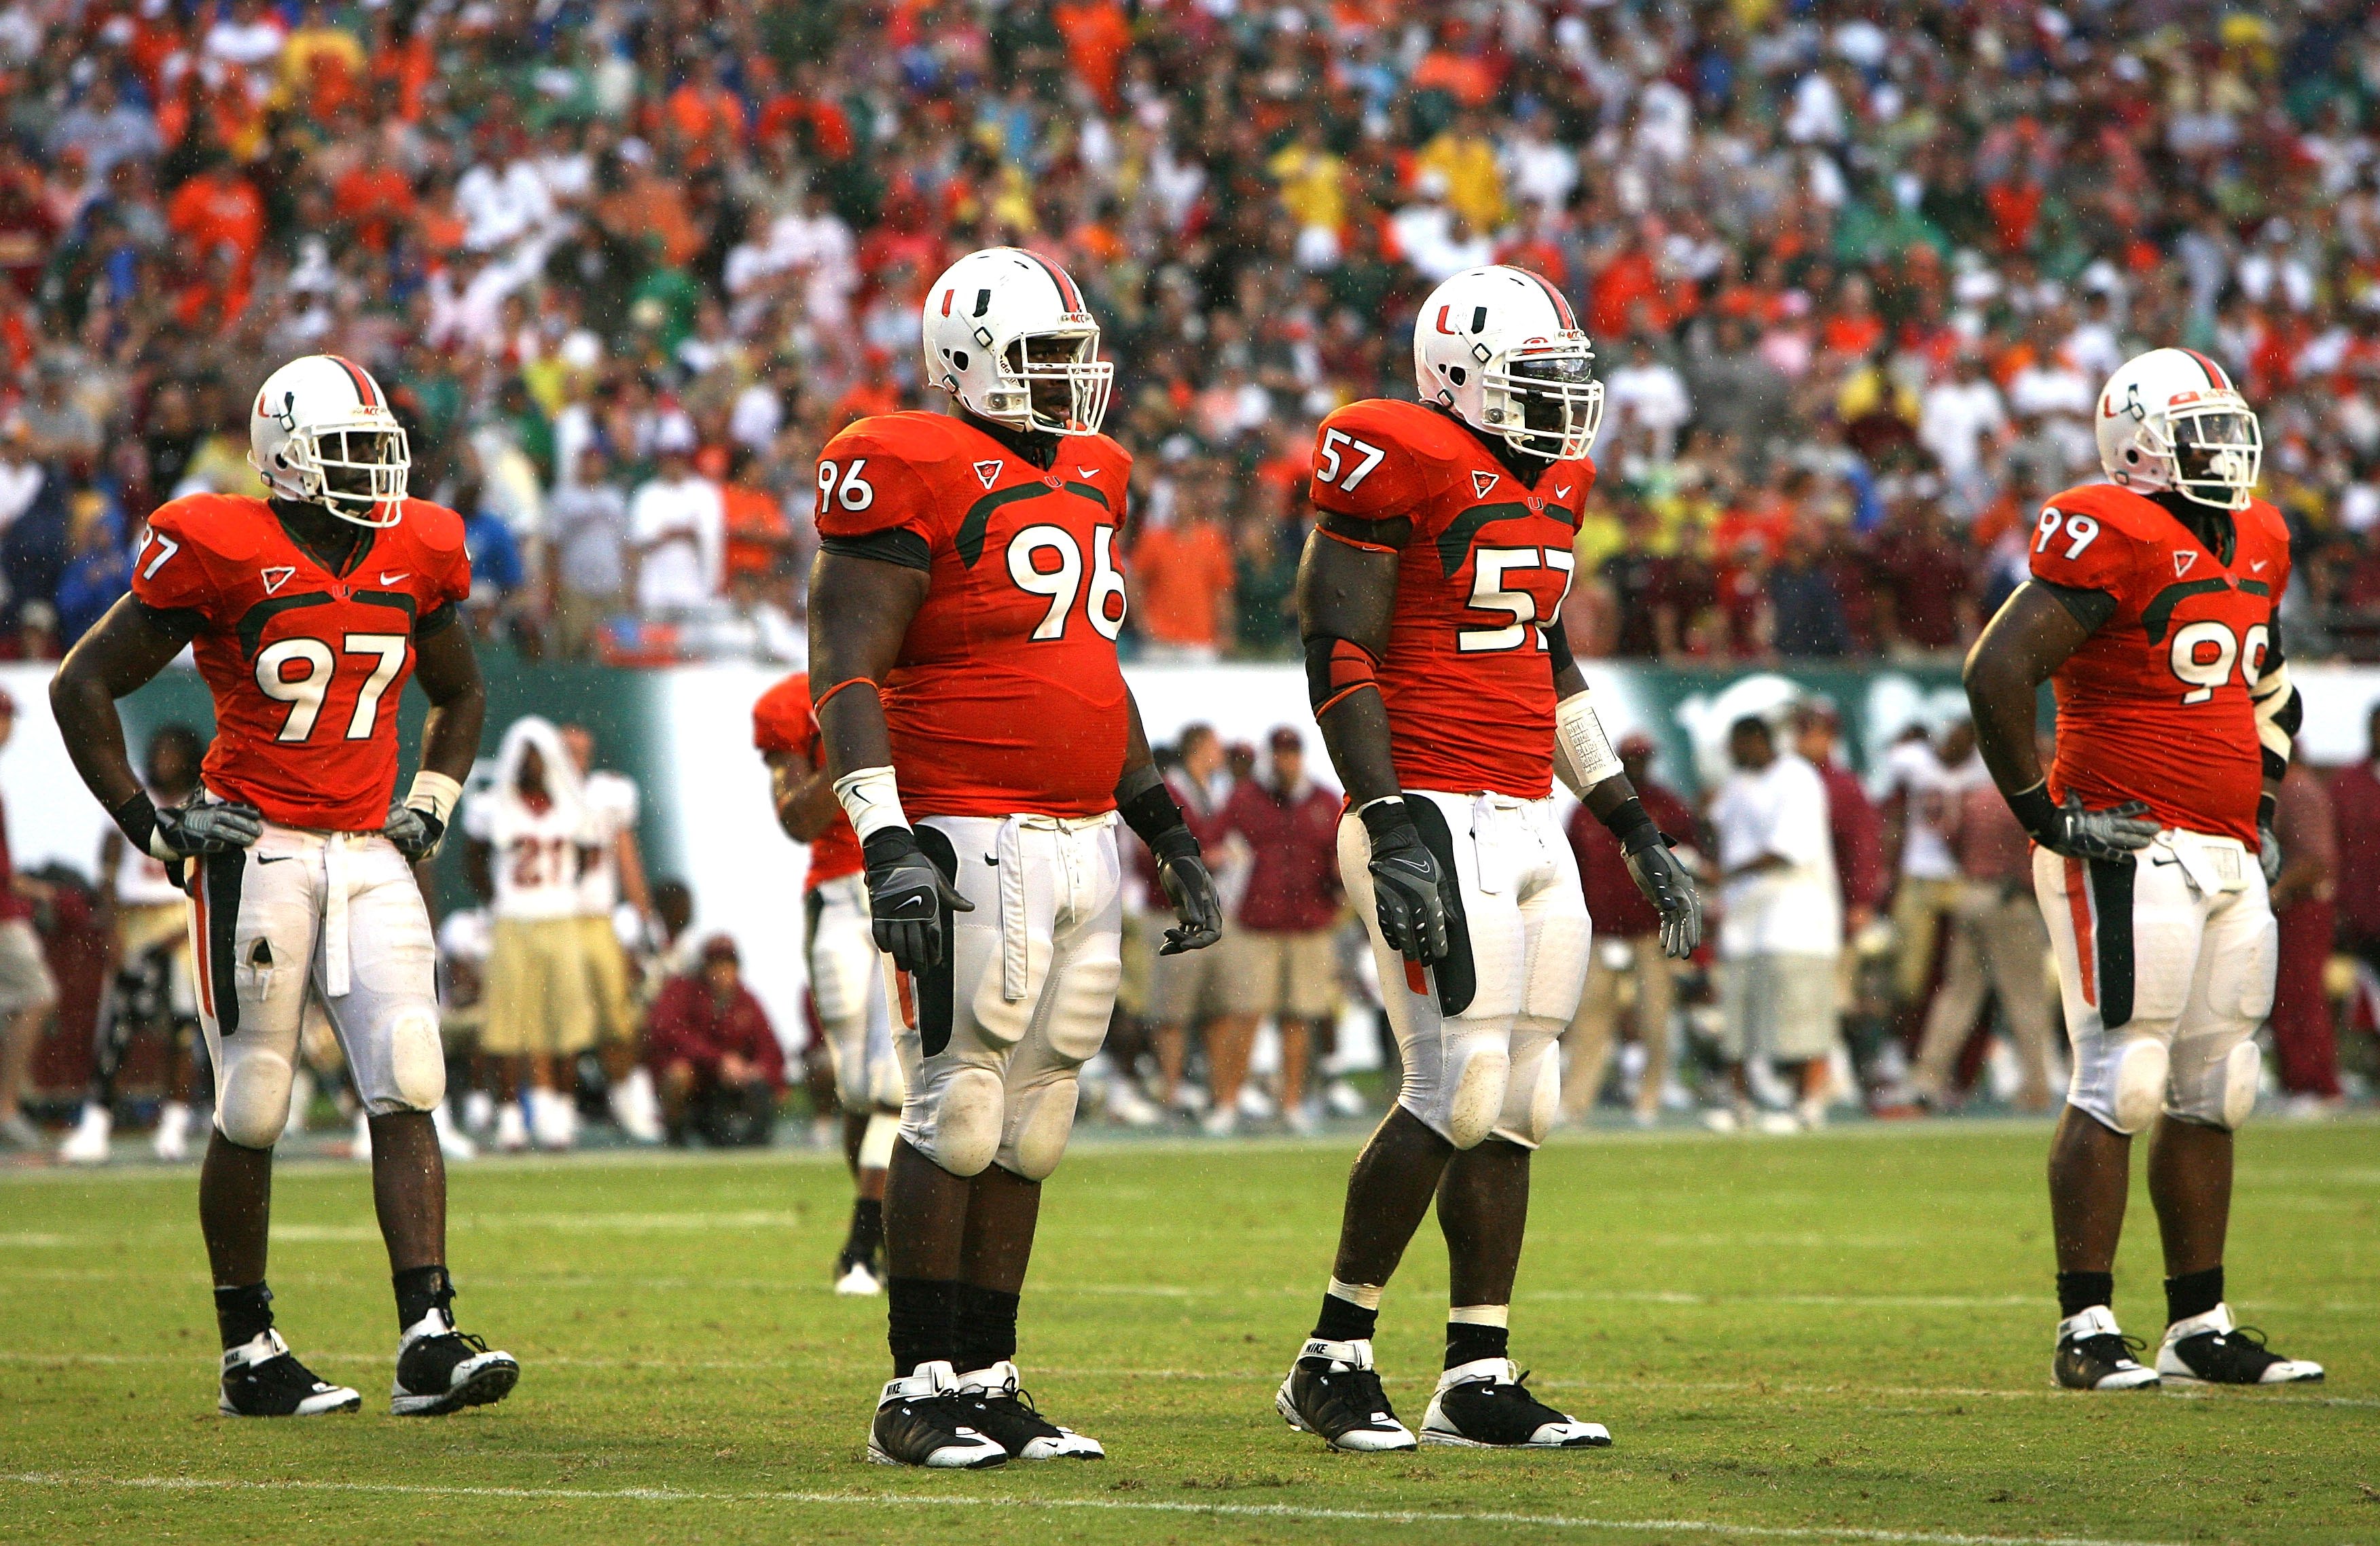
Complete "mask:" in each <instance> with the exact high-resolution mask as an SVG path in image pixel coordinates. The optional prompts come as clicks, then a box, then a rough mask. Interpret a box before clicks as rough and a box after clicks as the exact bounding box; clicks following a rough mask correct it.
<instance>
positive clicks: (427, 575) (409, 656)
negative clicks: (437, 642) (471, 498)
mask: <svg viewBox="0 0 2380 1546" xmlns="http://www.w3.org/2000/svg"><path fill="white" fill-rule="evenodd" d="M470 590H471V566H470V561H469V559H468V557H467V556H466V554H465V553H464V548H463V521H462V517H459V516H457V515H456V514H455V512H454V511H452V510H449V509H445V508H443V506H440V505H431V504H430V503H428V502H426V501H424V500H419V499H408V500H407V501H406V502H405V509H404V514H403V516H402V517H401V518H400V519H399V520H398V522H397V523H396V524H395V526H391V527H384V528H382V529H380V530H374V531H371V532H370V533H369V540H368V541H367V542H364V543H363V544H362V545H361V546H360V547H359V548H358V551H357V553H356V554H355V556H354V557H353V558H352V559H351V560H350V561H349V563H348V565H347V567H346V570H345V571H344V572H341V573H337V574H334V573H332V572H331V571H330V570H328V569H326V568H324V567H323V566H322V564H320V563H319V562H318V561H316V559H315V558H314V556H313V555H312V554H310V553H308V552H307V551H306V550H305V549H304V548H302V547H300V546H299V545H298V544H297V542H294V541H292V540H291V538H290V536H289V534H288V532H287V531H285V530H283V529H282V525H281V520H280V517H277V516H275V515H274V514H273V507H272V506H271V505H268V504H266V503H265V502H264V501H263V500H261V499H254V498H249V497H247V496H245V495H238V494H212V493H202V494H188V495H185V496H184V497H183V498H180V499H176V500H173V501H171V502H169V503H167V504H165V505H161V506H159V507H158V509H157V510H156V512H155V513H154V514H152V516H151V517H149V532H148V535H147V537H146V538H145V539H143V541H142V542H141V544H140V552H139V553H137V554H135V555H134V557H133V561H132V595H133V598H134V600H135V601H136V602H137V603H139V605H140V607H141V608H142V609H143V611H144V612H145V613H146V614H147V615H148V617H149V619H150V621H151V622H152V624H154V625H155V626H156V627H158V628H160V629H161V630H162V631H164V632H165V633H167V634H169V635H171V636H173V637H175V638H178V639H188V640H189V641H190V643H191V646H192V649H193V651H194V652H195V653H196V655H197V657H198V665H199V674H200V676H203V677H204V678H205V679H206V683H207V686H208V688H210V689H211V690H212V693H213V695H214V707H215V736H214V743H213V745H212V746H211V747H209V748H208V749H207V759H206V767H205V778H206V785H207V787H208V788H209V789H210V790H212V792H214V793H215V794H216V795H219V796H221V797H224V798H225V799H232V800H246V801H248V802H249V804H251V805H253V806H255V807H256V808H257V809H258V810H261V811H262V812H263V813H264V816H265V819H266V820H267V821H270V822H277V823H278V824H280V825H282V826H287V827H310V828H316V829H320V830H323V831H330V832H377V831H379V830H380V828H381V826H382V824H383V822H386V821H387V819H388V806H389V799H390V797H391V796H392V795H393V794H394V793H395V787H396V709H397V701H398V700H399V699H400V698H401V697H402V696H403V694H404V691H405V683H406V678H407V676H411V675H412V672H413V646H414V640H415V639H417V638H419V637H424V636H427V635H428V634H431V633H433V632H435V631H436V630H438V629H439V628H442V627H451V626H453V624H454V622H455V610H454V607H455V603H457V602H460V601H461V600H462V599H463V598H464V597H466V596H468V594H469V593H470Z"/></svg>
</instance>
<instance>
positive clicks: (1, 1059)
mask: <svg viewBox="0 0 2380 1546" xmlns="http://www.w3.org/2000/svg"><path fill="white" fill-rule="evenodd" d="M16 730H17V700H16V699H15V698H14V697H13V696H11V695H10V694H9V693H8V692H7V691H6V689H5V688H0V747H5V746H6V745H7V744H8V738H9V737H10V736H13V735H15V734H16ZM49 889H50V888H49V886H48V884H47V883H44V882H42V881H36V880H34V879H32V878H31V877H30V876H26V875H19V874H18V873H17V867H16V865H15V864H14V863H13V862H11V860H10V858H9V857H8V817H7V812H6V810H5V809H0V1150H11V1149H19V1150H38V1149H40V1148H42V1146H43V1144H42V1135H41V1132H40V1131H39V1130H38V1129H37V1128H35V1127H34V1126H33V1125H32V1124H31V1123H30V1122H28V1121H26V1120H25V1114H24V1112H23V1111H22V1110H20V1109H19V1108H18V1099H19V1098H20V1097H21V1096H22V1095H23V1093H24V1090H25V1071H26V1069H27V1068H29V1067H30V1065H31V1064H32V1058H33V1049H34V1048H35V1047H38V1046H40V1045H41V1044H42V1036H43V1035H45V1034H46V1033H47V1032H48V1029H49V1021H50V1013H51V1011H52V1010H53V1009H55V1007H56V1005H57V1002H58V984H57V979H55V977H52V976H51V975H50V966H49V962H48V961H47V960H46V959H44V958H43V956H42V941H41V937H40V936H39V935H37V934H35V933H34V932H33V903H34V902H35V901H37V900H39V899H41V898H42V897H44V896H46V895H48V894H49Z"/></svg>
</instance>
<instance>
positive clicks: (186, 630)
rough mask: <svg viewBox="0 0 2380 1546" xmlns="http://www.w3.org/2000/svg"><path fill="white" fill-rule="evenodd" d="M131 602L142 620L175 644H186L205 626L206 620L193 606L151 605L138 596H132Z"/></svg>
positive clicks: (196, 636) (197, 635)
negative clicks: (138, 610)
mask: <svg viewBox="0 0 2380 1546" xmlns="http://www.w3.org/2000/svg"><path fill="white" fill-rule="evenodd" d="M132 604H133V605H134V606H136V607H138V608H139V609H140V620H141V621H142V622H144V623H146V624H148V625H149V626H150V627H152V628H154V629H156V630H157V631H158V632H159V633H162V634H164V636H165V637H166V638H167V639H172V640H173V641H174V642H175V643H176V644H188V642H189V641H190V640H192V639H196V638H198V637H199V630H200V629H201V628H203V627H206V621H207V620H206V619H205V618H203V617H201V616H200V615H199V614H198V611H197V609H196V608H194V607H187V606H176V607H164V606H151V605H150V604H149V603H147V602H144V601H142V600H141V599H140V597H138V596H135V597H133V598H132Z"/></svg>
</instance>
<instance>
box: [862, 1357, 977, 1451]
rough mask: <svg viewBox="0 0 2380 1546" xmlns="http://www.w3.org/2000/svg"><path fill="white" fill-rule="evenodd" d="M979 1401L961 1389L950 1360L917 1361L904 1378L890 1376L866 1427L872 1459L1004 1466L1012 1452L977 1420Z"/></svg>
mask: <svg viewBox="0 0 2380 1546" xmlns="http://www.w3.org/2000/svg"><path fill="white" fill-rule="evenodd" d="M980 1406H981V1403H980V1402H979V1401H978V1400H977V1398H976V1397H974V1396H971V1395H963V1394H960V1392H959V1381H958V1376H957V1375H956V1374H955V1373H953V1371H952V1369H951V1366H950V1365H949V1364H948V1363H944V1362H941V1361H937V1362H934V1363H925V1364H919V1365H918V1366H917V1370H916V1372H914V1373H912V1374H910V1375H908V1376H907V1377H906V1378H905V1379H900V1380H892V1381H888V1382H886V1383H885V1386H884V1394H882V1395H881V1396H880V1397H879V1398H878V1400H877V1403H876V1419H875V1421H873V1422H871V1423H870V1424H868V1459H870V1460H872V1461H874V1462H875V1463H876V1464H878V1465H880V1466H924V1467H928V1468H929V1469H931V1470H937V1471H946V1470H962V1471H975V1470H981V1469H983V1468H984V1467H987V1466H1004V1465H1006V1464H1007V1463H1008V1451H1007V1450H1005V1449H1003V1448H1002V1447H1001V1445H1000V1443H999V1441H998V1440H996V1439H993V1438H991V1437H990V1435H989V1434H987V1433H985V1432H984V1431H983V1430H981V1429H980V1428H978V1427H977V1426H976V1424H977V1421H978V1420H979V1418H980V1411H979V1408H980Z"/></svg>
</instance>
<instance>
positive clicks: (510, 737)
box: [463, 714, 596, 1151]
mask: <svg viewBox="0 0 2380 1546" xmlns="http://www.w3.org/2000/svg"><path fill="white" fill-rule="evenodd" d="M463 832H464V835H466V836H467V837H468V838H469V839H470V847H469V849H468V853H467V855H466V858H468V866H467V868H468V870H469V872H470V875H471V881H472V883H473V885H474V886H475V887H477V888H478V889H479V891H480V895H483V896H485V897H487V898H488V901H489V911H490V914H491V916H492V918H493V919H494V920H495V922H494V928H493V931H492V943H491V944H490V946H489V952H488V972H487V980H486V988H487V1000H486V1004H487V1016H486V1021H485V1023H484V1024H483V1025H482V1026H481V1027H480V1057H481V1060H482V1065H483V1066H484V1067H485V1068H486V1070H487V1073H488V1077H489V1079H490V1082H491V1084H492V1087H493V1090H494V1092H495V1096H496V1138H495V1142H496V1147H497V1148H498V1149H502V1150H515V1151H517V1150H522V1149H526V1148H527V1147H528V1145H529V1144H530V1142H532V1141H534V1142H535V1143H536V1145H537V1146H538V1147H539V1148H540V1149H568V1148H569V1147H571V1145H573V1144H574V1143H576V1142H577V1139H578V1109H577V1105H576V1104H575V1103H574V1102H573V1101H572V1099H571V1090H572V1089H573V1087H574V1086H575V1084H576V1078H575V1075H574V1072H573V1065H574V1064H575V1063H576V1061H577V1056H578V1054H579V1053H583V1052H585V1051H586V1050H587V1049H588V1048H589V1047H591V1046H593V1045H594V1044H595V995H594V992H592V990H591V988H590V986H589V976H588V968H587V951H586V943H585V934H584V932H583V931H582V930H581V929H580V927H579V891H578V884H579V881H580V878H581V876H582V875H583V874H584V872H585V870H586V865H587V861H588V857H589V853H590V852H591V851H592V849H593V847H594V846H595V834H596V828H595V825H594V822H593V819H592V817H591V816H590V815H589V811H588V809H587V801H586V795H585V791H584V789H583V788H582V786H581V785H580V784H579V781H578V769H577V764H575V763H574V762H572V761H571V760H570V753H569V750H568V749H567V748H566V747H565V745H564V744H563V740H562V733H561V732H560V731H558V730H556V729H555V728H554V727H553V724H550V723H548V722H547V721H545V720H542V719H540V718H538V717H537V716H536V715H534V714H530V715H527V716H525V717H523V718H521V719H518V720H516V721H514V723H513V724H512V727H511V728H510V729H508V730H506V731H505V732H504V746H503V749H502V750H500V751H499V752H498V753H497V754H496V775H495V777H494V778H493V779H492V780H491V781H490V782H489V784H488V785H487V787H486V788H485V789H482V790H475V791H473V793H472V795H471V797H470V799H469V800H468V801H467V802H466V803H465V805H464V807H463ZM524 1108H526V1109H525V1110H524Z"/></svg>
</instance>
